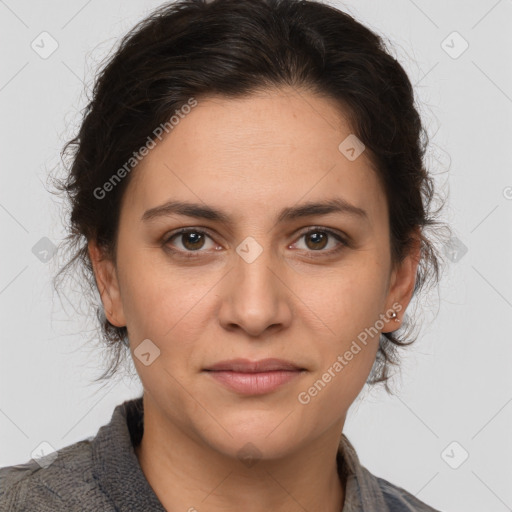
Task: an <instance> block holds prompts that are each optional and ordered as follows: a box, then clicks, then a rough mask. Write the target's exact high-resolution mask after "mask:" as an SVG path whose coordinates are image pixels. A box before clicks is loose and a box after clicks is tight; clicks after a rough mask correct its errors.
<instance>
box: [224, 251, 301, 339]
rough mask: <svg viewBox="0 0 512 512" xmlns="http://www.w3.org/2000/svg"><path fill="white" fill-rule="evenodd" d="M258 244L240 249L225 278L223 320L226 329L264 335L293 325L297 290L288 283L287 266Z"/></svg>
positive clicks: (258, 335)
mask: <svg viewBox="0 0 512 512" xmlns="http://www.w3.org/2000/svg"><path fill="white" fill-rule="evenodd" d="M255 245H256V244H254V241H253V243H252V245H251V244H249V245H248V246H247V245H246V246H244V245H243V244H241V246H239V248H238V251H237V254H236V256H235V257H234V267H233V268H232V270H231V272H229V273H228V275H227V276H226V279H224V280H223V284H222V292H221V294H222V304H221V307H220V310H219V320H220V322H221V324H222V326H223V328H224V329H226V330H230V331H233V330H236V329H241V330H243V331H244V332H245V333H246V334H248V335H249V336H251V337H262V336H263V337H264V336H265V335H266V331H268V332H269V333H270V332H271V333H272V334H275V332H276V331H278V330H280V329H284V328H286V327H287V326H289V325H290V322H291V319H292V316H293V307H292V305H293V292H292V291H291V290H290V288H289V285H288V286H287V283H286V280H287V279H286V275H285V274H286V268H287V267H286V265H284V264H282V263H280V262H279V261H278V259H277V258H276V257H275V256H274V255H273V254H272V251H271V250H269V249H268V248H264V247H261V246H259V245H256V247H255ZM256 249H258V250H257V253H259V254H258V255H257V256H256V258H255V259H253V258H254V256H255V254H254V252H253V254H252V255H251V251H255V250H256ZM261 249H262V250H261Z"/></svg>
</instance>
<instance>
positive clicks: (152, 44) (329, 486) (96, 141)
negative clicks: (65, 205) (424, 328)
mask: <svg viewBox="0 0 512 512" xmlns="http://www.w3.org/2000/svg"><path fill="white" fill-rule="evenodd" d="M422 135H424V132H423V128H422V124H421V121H420V117H419V115H418V113H417V111H416V109H415V107H414V96H413V90H412V87H411V84H410V81H409V79H408V78H407V75H406V73H405V72H404V70H403V69H402V67H401V66H400V65H399V64H398V63H397V61H396V60H395V59H393V58H392V57H391V56H390V55H389V54H388V53H387V52H386V50H385V48H384V46H383V44H382V42H381V40H380V39H379V37H378V36H376V35H375V34H374V33H372V32H371V31H369V30H368V29H367V28H365V27H364V26H362V25H361V24H359V23H358V22H356V21H355V20H354V19H353V18H351V17H350V16H348V15H347V14H345V13H342V12H340V11H339V10H336V9H334V8H333V7H329V6H327V5H324V4H321V3H316V2H313V1H297V0H282V1H277V0H268V1H265V0H245V1H243V2H240V1H238V0H214V1H211V2H205V1H202V0H183V1H180V2H178V3H172V4H169V5H164V6H163V7H161V8H160V9H159V10H157V11H155V12H154V13H153V14H152V15H151V16H150V17H148V18H147V19H146V20H144V21H143V22H141V23H140V24H139V25H138V26H137V27H136V28H135V29H134V30H132V31H131V32H130V33H129V34H128V35H127V36H126V37H125V38H124V39H123V40H122V41H121V44H120V46H119V48H118V49H117V51H116V53H115V55H113V57H112V58H111V59H110V61H109V62H108V63H107V65H106V66H105V68H104V69H103V71H102V72H101V74H100V75H99V76H98V79H97V82H96V85H95V88H94V94H93V98H92V100H91V102H90V104H89V106H88V108H87V110H86V112H85V116H84V119H83V123H82V125H81V128H80V131H79V134H78V136H77V137H76V138H75V139H73V140H72V141H70V142H69V143H68V145H67V146H66V148H65V150H69V149H73V155H72V162H71V167H70V171H69V175H68V177H67V180H65V182H64V183H63V184H62V186H61V188H62V190H64V191H65V192H66V193H67V194H68V197H69V200H70V204H71V208H72V212H71V219H70V227H71V234H70V236H69V242H70V244H75V247H78V250H77V252H76V253H75V254H74V255H73V258H72V259H71V260H70V262H69V264H72V263H73V262H78V263H80V264H82V265H83V269H85V271H86V272H88V273H89V274H88V275H89V278H90V280H91V281H90V282H92V284H93V285H94V286H96V287H97V290H98V292H99V294H100V297H101V302H102V304H101V308H100V310H99V313H100V319H101V325H102V330H103V336H104V339H105V341H106V342H107V343H108V344H110V347H111V350H112V359H111V363H112V364H111V367H110V369H109V371H110V374H113V373H114V372H115V370H116V367H117V364H118V362H119V360H120V357H121V356H122V353H123V351H125V350H127V349H129V350H130V353H131V355H132V357H133V361H134V364H135V367H136V370H137V373H138V375H139V377H140V379H141V382H142V385H143V388H144V393H143V396H142V397H139V398H138V399H134V400H129V401H126V402H124V403H123V404H120V405H119V406H118V407H116V409H115V411H114V413H113V416H112V420H111V422H110V423H109V424H108V425H105V426H103V427H101V429H100V430H99V432H98V434H97V435H96V436H95V437H94V438H93V439H88V440H83V441H81V442H78V443H75V444H73V445H70V446H68V447H65V448H63V449H61V450H59V451H58V453H57V454H53V457H52V458H51V460H50V459H49V458H47V459H46V460H45V461H43V462H41V461H31V462H30V463H28V464H24V465H20V466H13V467H7V468H2V470H1V473H0V475H1V477H2V490H1V493H2V494H1V500H0V503H1V505H2V507H3V508H2V510H4V509H5V510H41V511H46V510H52V511H55V510H66V511H70V510H81V511H82V510H102V511H114V510H137V511H138V510H168V511H171V510H172V511H175V510H176V511H178V510H183V511H185V510H188V511H190V512H192V511H196V510H197V511H211V512H214V511H218V510H223V511H226V510H244V511H255V512H256V511H258V512H259V511H269V510H272V511H304V510H307V511H310V512H313V511H322V512H325V511H332V512H334V511H340V510H343V511H344V512H351V511H356V510H357V511H360V510H362V511H365V512H368V511H379V512H385V511H394V512H395V511H411V510H414V511H433V510H435V509H433V508H431V507H430V506H428V505H426V504H425V503H423V502H422V501H420V500H419V499H418V498H416V497H415V496H414V495H413V494H411V493H409V492H407V491H406V490H404V489H402V488H400V487H399V486H397V485H395V484H393V483H391V482H388V481H386V480H384V479H382V478H379V477H377V476H375V475H372V474H371V473H370V472H369V471H368V470H367V469H366V468H365V467H364V466H362V465H361V463H360V461H359V459H358V456H357V454H356V452H355V450H354V448H353V446H352V445H351V443H350V442H349V440H348V438H347V437H346V436H345V435H344V434H343V426H344V423H345V419H346V415H347V411H348V409H349V407H350V405H351V404H352V403H353V401H354V400H355V399H356V397H357V396H358V394H359V392H360V391H361V389H362V387H363V386H364V384H365V383H366V382H368V383H370V384H376V383H379V382H380V383H385V384H386V388H387V379H388V378H389V366H390V365H392V364H397V362H398V360H397V357H396V353H395V351H394V349H395V347H397V346H400V345H404V344H406V342H408V343H411V342H412V340H410V338H408V337H407V333H406V332H402V331H404V329H402V327H401V326H402V323H403V320H404V314H405V311H406V309H407V306H408V304H409V303H410V301H411V299H412V296H413V294H414V293H415V292H416V293H417V292H419V290H420V289H421V287H422V286H423V285H424V283H425V282H427V280H428V279H429V278H431V279H433V280H434V281H436V279H437V278H438V266H439V255H438V254H437V253H436V250H435V248H434V245H433V244H432V242H431V240H430V239H429V238H428V237H427V235H426V233H425V229H426V228H428V227H430V226H432V225H437V224H439V223H438V222H437V221H435V220H434V214H435V213H437V212H432V211H431V209H430V204H431V200H432V198H433V196H434V189H433V180H432V178H431V177H430V175H429V174H428V172H427V171H426V169H425V168H424V166H423V161H422V159H423V155H424V151H425V144H424V142H423V140H422ZM63 270H64V269H63ZM107 377H108V375H107Z"/></svg>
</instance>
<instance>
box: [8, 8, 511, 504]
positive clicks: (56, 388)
mask: <svg viewBox="0 0 512 512" xmlns="http://www.w3.org/2000/svg"><path fill="white" fill-rule="evenodd" d="M331 3H332V4H333V5H336V6H338V7H340V8H342V9H344V10H346V11H348V12H350V13H352V14H353V15H354V16H356V18H357V19H359V20H360V21H362V22H363V23H365V24H366V25H368V26H369V27H370V28H372V29H374V30H375V31H377V32H378V33H379V34H381V35H384V36H385V37H386V39H389V40H390V41H391V43H392V45H393V48H394V51H395V52H396V53H395V55H396V56H397V57H398V58H399V60H400V62H401V63H402V64H403V65H404V67H405V68H406V70H407V71H408V73H409V76H410V77H411V80H412V82H413V83H414V84H415V86H416V91H417V94H418V99H419V100H420V101H421V103H422V109H421V113H422V115H423V116H424V119H425V121H426V124H427V127H428V131H429V134H430V136H431V141H432V146H431V148H430V151H429V155H428V158H429V163H430V165H431V166H432V169H434V170H436V171H438V173H439V179H438V184H439V186H440V187H445V186H448V187H449V205H448V208H447V210H446V213H447V217H445V219H446V220H447V221H448V222H450V223H451V225H452V229H453V230H454V235H455V236H456V237H457V239H458V240H460V243H462V244H464V246H465V247H466V248H467V253H465V254H462V253H461V252H460V251H459V253H458V257H456V258H455V261H453V262H451V263H450V265H449V267H448V269H447V272H446V275H445V277H444V281H443V283H442V285H441V287H440V293H439V298H440V301H438V303H437V305H434V306H429V304H428V303H427V302H422V303H421V304H419V307H420V308H423V309H424V328H423V330H422V333H421V336H420V338H419V340H418V341H417V343H416V344H415V345H413V346H412V347H409V349H408V350H407V352H404V354H405V355H404V359H403V370H402V378H401V379H395V381H394V383H395V387H396V388H397V389H399V393H398V396H396V397H388V396H387V395H386V394H385V393H384V392H382V391H378V390H377V391H374V392H373V393H371V394H369V393H367V392H366V391H365V392H364V393H362V395H361V396H360V397H359V399H358V400H357V401H356V403H355V404H354V405H353V407H352V408H351V410H350V412H349V416H348V419H347V423H346V425H345V430H344V431H345V433H346V435H347V436H348V437H349V439H351V441H352V442H353V443H354V445H355V447H356V449H357V450H358V453H359V455H360V458H361V460H362V463H363V464H364V465H365V466H366V467H368V468H369V469H370V471H372V472H373V473H375V474H377V475H378V476H381V477H383V478H386V479H388V480H390V481H392V482H394V483H396V484H398V485H400V486H401V487H404V488H405V489H407V490H409V491H410V492H412V493H414V494H416V495H417V496H418V497H419V498H420V499H422V500H424V501H426V502H427V503H429V504H431V505H432V506H435V507H436V508H439V509H441V510H443V511H464V512H471V511H479V512H480V511H483V510H485V511H486V512H490V511H491V512H492V511H496V512H501V511H506V510H512V487H511V486H510V482H511V480H512V462H511V461H512V437H511V435H510V433H511V431H512V428H511V426H512V403H511V402H512V372H511V364H510V360H511V356H512V343H511V341H512V340H511V335H510V324H509V322H510V320H511V318H512V286H511V285H512V265H511V255H512V229H511V226H512V171H511V163H512V162H511V156H512V155H511V153H512V151H511V147H512V144H511V142H510V141H511V137H512V126H511V125H512V122H511V119H512V118H511V113H512V69H511V62H512V51H511V48H512V36H511V27H512V1H511V0H500V1H496V0H485V1H471V2H468V1H462V0H458V1H451V2H447V1H445V0H436V1H428V2H427V1H420V0H415V1H412V0H395V1H393V2H392V1H390V0H386V1H383V0H379V1H377V0H373V1H371V0H365V1H349V2H343V3H342V2H335V1H332V2H331ZM160 4H161V2H159V1H134V0H129V1H128V0H123V1H121V0H116V1H110V2H100V1H98V0H89V1H88V2H87V1H76V0H75V1H69V0H68V1H63V0H60V1H57V0H47V1H46V2H44V3H40V2H28V1H23V0H6V1H1V0H0V38H1V45H2V48H3V52H2V55H3V59H2V66H1V68H0V105H1V112H2V117H1V140H2V160H1V179H2V181H1V183H2V186H1V188H0V226H1V230H2V236H1V243H2V251H1V254H2V264H1V266H0V311H1V320H2V330H1V358H0V379H1V380H0V390H1V396H0V432H1V444H0V466H4V465H11V464H16V463H21V462H25V461H27V460H28V459H30V458H31V454H32V453H33V450H34V449H36V448H37V447H38V446H39V445H40V443H41V442H42V441H46V442H48V443H50V444H51V445H52V446H53V447H54V448H55V449H58V448H61V447H63V446H66V445H68V444H71V443H73V442H76V441H79V440H81V439H84V438H86V437H90V436H93V435H95V433H96V431H97V429H98V427H99V426H101V425H103V424H105V423H106V422H108V421H109V420H110V416H111V414H112V410H113V408H114V407H115V406H116V405H117V404H119V403H121V402H122V401H123V400H125V399H128V398H131V397H134V396H137V395H139V394H140V393H141V387H140V384H139V383H137V382H136V381H133V382H132V381H130V379H128V378H124V379H121V380H120V381H118V382H113V383H112V384H110V385H109V386H103V387H100V386H99V385H93V384H91V383H90V380H92V379H93V378H94V377H95V376H97V375H98V370H97V368H98V361H99V360H101V357H102V354H101V352H99V351H98V350H96V349H94V347H91V346H90V345H88V344H86V343H85V341H84V340H85V338H84V337H83V336H81V335H80V332H81V331H84V330H85V329H91V328H92V324H89V325H87V324H86V323H85V324H84V320H81V318H80V315H79V314H77V313H76V312H75V311H74V310H73V307H72V306H71V304H69V303H66V302H65V301H64V303H63V304H61V303H60V302H59V300H58V297H57V296H54V295H53V294H52V291H51V281H50V280H51V276H52V273H53V272H54V271H55V265H52V263H53V262H55V261H57V258H53V259H51V260H50V261H49V262H47V263H45V262H43V261H40V259H39V258H38V257H36V255H35V254H34V253H33V252H32V248H33V247H34V246H35V245H36V244H37V243H38V242H39V241H40V240H41V238H43V237H48V238H49V239H50V240H51V241H53V243H55V244H56V245H58V243H59V241H60V240H61V239H62V237H63V235H64V230H63V227H62V224H61V221H60V218H61V216H63V213H62V212H61V211H60V209H59V208H60V206H59V204H58V203H55V200H54V198H53V197H51V196H50V195H49V194H48V192H47V191H46V189H45V187H44V186H43V184H44V183H45V181H46V177H47V174H48V172H49V171H51V170H52V169H53V167H54V166H55V165H57V164H58V163H59V151H60V150H61V148H62V145H63V143H64V142H65V141H67V140H68V139H69V138H70V137H71V136H72V135H74V130H75V129H76V126H77V122H78V121H79V119H80V118H79V111H80V109H81V108H83V106H84V105H85V96H84V93H83V90H84V84H83V83H82V81H83V80H84V81H85V82H86V83H87V84H89V85H90V83H91V79H92V78H93V76H94V71H95V67H96V65H97V64H98V63H99V62H100V60H101V59H102V58H103V57H104V56H105V55H106V53H107V52H108V51H109V50H110V49H111V47H112V45H113V44H114V43H115V41H116V40H117V38H119V37H120V36H121V35H123V34H124V33H125V32H126V31H127V30H128V29H129V28H131V27H132V25H133V24H135V23H136V22H137V21H139V20H140V19H142V17H143V16H144V15H145V14H147V13H148V12H149V11H150V10H152V9H153V8H154V7H156V6H158V5H160ZM43 31H47V32H48V33H49V34H51V36H52V37H53V38H54V39H55V40H56V41H57V42H58V45H59V46H58V48H57V50H56V51H55V52H54V53H53V54H52V55H50V56H49V57H48V58H46V59H43V58H41V57H40V56H39V55H38V54H37V53H36V52H35V51H34V50H33V49H32V48H31V43H32V41H34V40H36V42H37V40H38V39H37V38H38V37H39V35H40V34H41V32H43ZM454 31H457V32H458V33H459V34H460V35H461V36H462V37H463V38H464V39H465V40H466V41H467V42H468V43H469V47H468V49H467V50H466V51H465V52H464V53H462V55H460V56H458V57H457V58H453V55H454V52H457V51H458V50H459V49H460V48H462V46H461V44H462V40H460V39H457V38H456V36H455V39H454V38H453V36H451V38H449V39H448V40H447V42H446V43H444V45H445V47H446V45H449V46H451V47H452V48H451V50H449V51H451V52H452V56H450V55H449V54H448V53H447V52H446V51H445V49H443V46H442V42H443V41H444V40H445V39H446V38H447V36H449V35H450V34H452V32H454ZM47 48H48V46H47ZM443 171H448V172H445V173H444V174H443ZM461 254H462V257H460V256H461ZM66 296H67V297H68V298H69V297H73V292H72V291H70V292H69V293H68V294H66ZM435 299H437V294H434V297H433V301H434V304H435ZM71 302H74V301H73V299H71ZM76 303H78V300H77V301H76ZM93 320H94V319H93ZM363 395H364V397H363ZM454 441H455V442H456V443H458V444H457V445H452V446H451V447H450V448H449V449H448V450H446V448H447V447H449V445H450V444H451V443H452V442H454ZM465 452H467V453H468V454H469V457H468V459H467V460H466V461H465V462H464V463H463V464H462V465H460V466H459V467H458V468H457V469H453V468H452V467H450V465H449V464H448V462H450V463H451V464H452V465H456V464H457V463H458V462H460V459H461V457H462V456H463V455H464V453H465Z"/></svg>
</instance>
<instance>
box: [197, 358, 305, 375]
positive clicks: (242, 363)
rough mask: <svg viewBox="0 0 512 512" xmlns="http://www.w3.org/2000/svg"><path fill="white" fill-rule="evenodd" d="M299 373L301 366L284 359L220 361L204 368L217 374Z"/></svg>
mask: <svg viewBox="0 0 512 512" xmlns="http://www.w3.org/2000/svg"><path fill="white" fill-rule="evenodd" d="M279 370H281V371H301V370H305V368H302V367H301V366H299V365H297V364H295V363H292V362H291V361H286V360H284V359H274V358H271V359H262V360H260V361H250V360H248V359H231V360H230V361H220V362H218V363H216V364H214V365H213V366H210V367H208V368H206V371H212V372H216V371H217V372H218V371H229V372H237V373H263V372H274V371H279Z"/></svg>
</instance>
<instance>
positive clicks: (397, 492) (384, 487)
mask: <svg viewBox="0 0 512 512" xmlns="http://www.w3.org/2000/svg"><path fill="white" fill-rule="evenodd" d="M375 478H376V480H377V483H378V485H379V487H380V489H381V491H382V494H383V496H384V500H385V501H386V505H387V506H388V507H389V510H391V511H393V512H441V511H439V510H438V509H435V508H433V507H431V506H429V505H427V504H426V503H425V502H423V501H421V500H419V499H418V498H417V497H416V496H414V494H412V493H410V492H408V491H406V490H405V489H403V488H402V487H399V486H398V485H395V484H393V483H391V482H389V481H388V480H385V479H384V478H380V477H375Z"/></svg>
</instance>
